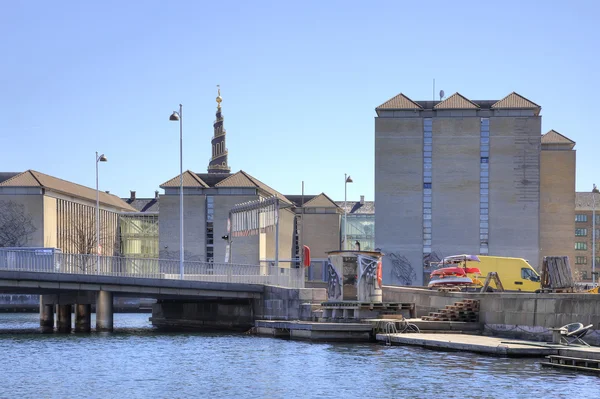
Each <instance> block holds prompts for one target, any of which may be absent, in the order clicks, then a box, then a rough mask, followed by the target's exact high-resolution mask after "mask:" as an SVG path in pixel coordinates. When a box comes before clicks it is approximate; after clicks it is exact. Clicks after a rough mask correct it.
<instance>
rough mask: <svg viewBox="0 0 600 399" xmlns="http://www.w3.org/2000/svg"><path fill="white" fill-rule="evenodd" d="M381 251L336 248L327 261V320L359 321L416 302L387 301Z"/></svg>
mask: <svg viewBox="0 0 600 399" xmlns="http://www.w3.org/2000/svg"><path fill="white" fill-rule="evenodd" d="M383 256H384V254H383V253H381V252H379V251H332V252H329V253H328V262H327V272H326V276H327V302H323V303H322V304H321V307H322V309H323V317H322V319H323V321H342V322H344V321H349V322H356V321H358V320H361V319H374V318H379V317H381V316H383V315H392V314H394V315H398V314H400V311H402V310H408V311H409V313H410V316H411V317H414V312H415V307H414V303H386V302H383V290H382V288H383V284H382V283H383V282H382V264H381V261H382V258H383Z"/></svg>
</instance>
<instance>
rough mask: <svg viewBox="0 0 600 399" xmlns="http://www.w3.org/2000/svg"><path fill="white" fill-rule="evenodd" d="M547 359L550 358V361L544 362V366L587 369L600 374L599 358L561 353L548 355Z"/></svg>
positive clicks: (578, 369) (576, 369)
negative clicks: (560, 354) (570, 355)
mask: <svg viewBox="0 0 600 399" xmlns="http://www.w3.org/2000/svg"><path fill="white" fill-rule="evenodd" d="M546 359H548V361H546V362H542V363H541V364H542V366H545V367H554V368H560V369H567V370H574V371H585V372H588V373H596V374H599V375H600V360H598V359H586V358H581V357H569V356H559V355H550V356H546Z"/></svg>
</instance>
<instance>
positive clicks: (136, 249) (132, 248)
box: [119, 212, 158, 258]
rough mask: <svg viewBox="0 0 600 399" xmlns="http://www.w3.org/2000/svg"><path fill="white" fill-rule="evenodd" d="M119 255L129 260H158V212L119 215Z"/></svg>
mask: <svg viewBox="0 0 600 399" xmlns="http://www.w3.org/2000/svg"><path fill="white" fill-rule="evenodd" d="M119 233H120V241H121V254H122V256H125V257H130V258H158V212H148V213H146V212H145V213H141V212H140V213H133V212H132V213H129V212H128V213H121V215H120V216H119Z"/></svg>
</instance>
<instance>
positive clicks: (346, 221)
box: [343, 173, 353, 250]
mask: <svg viewBox="0 0 600 399" xmlns="http://www.w3.org/2000/svg"><path fill="white" fill-rule="evenodd" d="M348 183H353V181H352V178H351V177H350V176H348V175H346V174H345V173H344V248H343V249H344V250H345V249H347V247H348V246H347V245H346V238H347V232H348V211H347V210H346V193H347V189H346V187H347V186H348Z"/></svg>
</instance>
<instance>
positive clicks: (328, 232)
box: [302, 213, 342, 259]
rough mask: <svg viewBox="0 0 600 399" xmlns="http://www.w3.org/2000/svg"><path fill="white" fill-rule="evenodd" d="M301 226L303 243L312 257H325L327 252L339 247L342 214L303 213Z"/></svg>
mask: <svg viewBox="0 0 600 399" xmlns="http://www.w3.org/2000/svg"><path fill="white" fill-rule="evenodd" d="M302 217H303V218H304V221H303V222H302V228H303V229H304V235H303V240H304V245H308V247H309V248H310V257H311V258H313V259H323V258H327V252H329V251H337V250H339V249H340V229H341V218H342V215H340V214H338V213H305V214H304V215H303V216H302Z"/></svg>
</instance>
